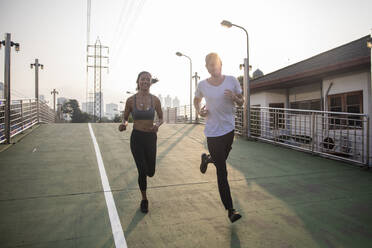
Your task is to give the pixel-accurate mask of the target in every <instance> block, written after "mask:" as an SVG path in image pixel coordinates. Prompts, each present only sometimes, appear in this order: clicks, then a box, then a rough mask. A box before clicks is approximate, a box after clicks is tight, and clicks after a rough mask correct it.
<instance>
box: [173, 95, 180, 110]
mask: <svg viewBox="0 0 372 248" xmlns="http://www.w3.org/2000/svg"><path fill="white" fill-rule="evenodd" d="M179 107H180V100H178V98H177V97H175V98H174V99H173V108H179Z"/></svg>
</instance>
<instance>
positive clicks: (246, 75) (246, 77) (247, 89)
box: [221, 20, 251, 139]
mask: <svg viewBox="0 0 372 248" xmlns="http://www.w3.org/2000/svg"><path fill="white" fill-rule="evenodd" d="M221 25H222V26H224V27H227V28H231V27H232V26H234V27H237V28H240V29H242V30H244V32H245V34H246V35H247V58H246V59H244V81H243V90H244V98H245V101H244V109H245V114H244V121H243V128H244V130H246V132H247V138H248V139H249V138H250V137H251V125H250V123H251V110H250V107H251V99H250V97H251V96H250V87H249V38H248V32H247V30H245V29H244V28H243V27H241V26H239V25H236V24H233V23H231V22H229V21H226V20H223V21H222V22H221Z"/></svg>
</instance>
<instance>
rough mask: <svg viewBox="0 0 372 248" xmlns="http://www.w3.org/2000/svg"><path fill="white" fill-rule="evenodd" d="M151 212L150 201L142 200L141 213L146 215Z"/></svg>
mask: <svg viewBox="0 0 372 248" xmlns="http://www.w3.org/2000/svg"><path fill="white" fill-rule="evenodd" d="M148 211H149V201H148V200H142V201H141V212H142V213H144V214H146V213H147V212H148Z"/></svg>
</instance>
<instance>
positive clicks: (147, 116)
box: [132, 95, 155, 120]
mask: <svg viewBox="0 0 372 248" xmlns="http://www.w3.org/2000/svg"><path fill="white" fill-rule="evenodd" d="M132 117H133V120H154V117H155V109H154V107H153V106H152V96H151V106H150V108H149V109H148V110H139V109H137V103H136V95H134V104H133V111H132Z"/></svg>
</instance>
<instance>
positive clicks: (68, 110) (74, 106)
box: [62, 99, 93, 123]
mask: <svg viewBox="0 0 372 248" xmlns="http://www.w3.org/2000/svg"><path fill="white" fill-rule="evenodd" d="M62 112H63V113H64V114H68V115H69V116H70V118H71V122H72V123H82V122H89V121H90V120H92V119H93V118H92V116H91V115H89V114H88V113H83V112H81V110H80V107H79V102H78V101H77V100H75V99H71V100H69V101H68V102H65V103H64V104H63V106H62Z"/></svg>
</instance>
